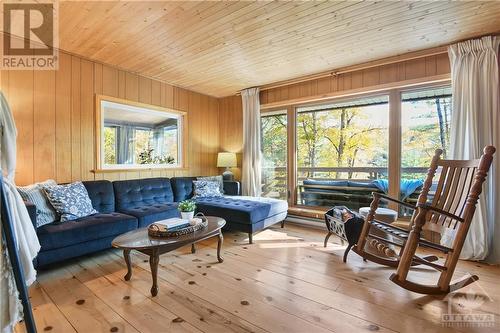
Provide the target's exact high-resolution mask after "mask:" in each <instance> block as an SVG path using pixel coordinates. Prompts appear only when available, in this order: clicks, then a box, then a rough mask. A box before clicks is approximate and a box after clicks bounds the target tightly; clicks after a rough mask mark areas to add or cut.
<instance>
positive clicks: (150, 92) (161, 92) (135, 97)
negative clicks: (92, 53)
mask: <svg viewBox="0 0 500 333" xmlns="http://www.w3.org/2000/svg"><path fill="white" fill-rule="evenodd" d="M59 55H60V59H59V70H57V71H2V72H1V89H2V91H3V92H4V94H5V95H6V97H7V100H8V101H9V103H10V106H11V108H12V112H13V114H14V118H15V121H16V125H17V129H18V139H17V170H16V183H17V184H18V185H25V184H30V183H33V182H38V181H43V180H45V179H49V178H52V179H55V180H57V182H59V183H62V182H70V181H75V180H93V179H110V180H116V179H132V178H144V177H156V176H166V177H172V176H187V175H212V174H217V173H219V170H218V169H217V168H216V156H217V152H218V151H219V118H218V100H217V99H216V98H214V97H209V96H206V95H202V94H198V93H195V92H191V91H188V90H185V89H181V88H178V87H174V86H172V85H169V84H166V83H164V82H160V81H157V80H153V79H149V78H146V77H142V76H139V75H136V74H132V73H129V72H126V71H122V70H118V69H116V68H113V67H109V66H106V65H103V64H100V63H96V62H92V61H89V60H85V59H82V58H80V57H77V56H73V55H70V54H67V53H64V52H60V53H59ZM96 94H104V95H109V96H113V97H119V98H124V99H128V100H131V101H137V102H142V103H148V104H153V105H158V106H163V107H169V108H174V109H178V110H182V111H186V112H187V113H188V128H187V130H188V147H186V148H187V149H188V161H187V163H188V165H187V168H185V169H177V170H168V169H162V170H144V171H142V170H141V171H131V172H125V171H122V172H112V173H93V172H92V170H94V169H95V160H96V158H95V136H94V131H95V123H94V121H95V102H94V101H95V95H96Z"/></svg>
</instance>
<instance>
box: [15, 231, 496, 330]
mask: <svg viewBox="0 0 500 333" xmlns="http://www.w3.org/2000/svg"><path fill="white" fill-rule="evenodd" d="M324 235H325V233H324V232H323V231H320V230H315V229H311V228H307V227H301V226H297V225H292V224H287V225H286V226H285V228H284V229H281V228H279V227H278V226H277V227H273V228H270V229H268V230H265V231H262V232H260V233H258V234H256V235H255V236H254V244H253V245H249V244H247V242H246V235H245V234H243V233H234V232H226V233H225V234H224V237H225V243H224V247H223V256H224V262H223V263H221V264H219V263H218V262H217V257H216V247H217V240H216V239H215V238H214V239H213V240H207V241H204V242H202V243H200V244H197V251H196V253H195V254H191V247H189V246H186V247H185V248H183V249H181V250H179V251H176V252H171V253H167V254H165V255H163V256H161V257H160V267H159V272H158V278H159V288H160V290H159V293H158V296H157V297H154V298H152V297H151V295H150V293H149V290H150V288H151V275H150V268H149V263H148V260H147V257H146V256H145V255H142V254H140V253H134V252H132V263H133V274H132V278H131V280H130V281H125V280H124V278H123V277H124V275H125V273H126V265H125V262H124V260H123V257H122V255H121V252H120V251H117V250H108V251H104V252H100V253H97V254H94V255H90V256H87V257H84V258H79V259H76V260H72V261H69V262H66V263H64V264H62V265H58V266H57V267H54V268H51V269H48V270H45V271H41V272H39V276H38V281H37V283H36V284H35V285H33V286H32V288H31V290H30V294H31V299H32V303H33V307H34V314H35V318H36V322H37V327H38V331H39V332H287V333H290V332H368V331H378V332H498V330H499V328H500V324H499V316H498V315H499V314H500V302H499V298H500V287H498V277H499V276H500V268H499V267H491V266H487V265H483V264H477V263H471V262H460V263H459V267H458V269H457V271H456V277H460V276H461V275H463V274H465V273H470V274H477V275H479V278H480V280H479V282H478V283H477V282H476V283H474V284H472V285H470V286H468V287H466V288H464V290H462V292H461V293H460V294H456V295H454V297H453V298H452V302H450V304H451V305H450V308H451V310H450V312H451V313H461V312H462V313H472V314H474V315H476V317H474V318H476V319H477V318H479V317H478V316H477V315H482V317H481V318H490V319H491V318H493V319H494V320H495V322H494V324H493V326H492V327H477V325H476V326H474V327H459V326H453V327H445V326H443V324H442V315H443V314H447V313H449V312H448V311H449V310H448V309H449V306H448V302H447V300H448V299H447V298H443V297H441V298H440V297H430V296H422V295H418V294H414V293H411V292H407V291H405V290H403V289H401V288H399V287H398V286H396V285H395V284H393V283H392V282H390V281H389V280H388V277H389V275H390V274H391V272H392V270H390V269H387V268H383V267H380V266H377V265H375V264H372V263H365V262H363V261H362V260H361V258H360V257H358V256H357V255H356V254H355V253H351V254H350V255H349V258H348V262H347V264H344V263H342V254H343V250H344V247H343V246H342V245H340V241H339V239H337V238H335V237H333V236H332V237H331V239H330V244H329V246H328V247H327V248H323V245H322V242H323V237H324ZM411 274H412V277H413V278H414V279H416V280H419V281H426V280H427V281H430V280H431V279H430V277H431V276H432V274H433V273H430V271H429V270H427V269H415V270H413V271H412V272H411ZM469 292H470V293H471V294H470V295H469V294H468V293H469ZM471 309H472V310H471ZM17 331H18V332H23V331H24V328H23V327H22V325H19V326H18V327H17Z"/></svg>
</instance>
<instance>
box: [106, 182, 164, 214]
mask: <svg viewBox="0 0 500 333" xmlns="http://www.w3.org/2000/svg"><path fill="white" fill-rule="evenodd" d="M113 188H114V191H115V200H116V201H115V209H116V210H117V211H120V212H123V210H124V209H135V208H136V207H141V206H148V205H154V204H165V203H172V202H174V195H173V192H172V186H171V185H170V180H169V179H168V178H147V179H135V180H120V181H115V182H113Z"/></svg>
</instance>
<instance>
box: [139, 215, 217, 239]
mask: <svg viewBox="0 0 500 333" xmlns="http://www.w3.org/2000/svg"><path fill="white" fill-rule="evenodd" d="M195 217H199V218H201V223H200V224H197V225H190V226H189V227H185V228H182V229H179V230H175V231H168V230H167V231H165V230H161V229H160V228H159V227H158V226H157V225H156V224H154V223H153V224H151V225H150V226H149V227H148V234H149V236H150V237H157V238H165V237H179V236H183V235H187V234H190V233H193V232H195V231H198V230H202V229H204V228H206V227H207V226H208V219H207V218H206V216H205V215H203V213H198V214H196V216H195Z"/></svg>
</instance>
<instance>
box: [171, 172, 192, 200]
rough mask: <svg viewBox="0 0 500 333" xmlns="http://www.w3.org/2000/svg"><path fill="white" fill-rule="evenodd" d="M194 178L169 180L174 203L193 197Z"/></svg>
mask: <svg viewBox="0 0 500 333" xmlns="http://www.w3.org/2000/svg"><path fill="white" fill-rule="evenodd" d="M194 180H196V177H173V178H170V184H172V191H173V192H174V201H175V202H181V201H183V200H187V199H191V198H192V197H193V191H194V185H193V181H194Z"/></svg>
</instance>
